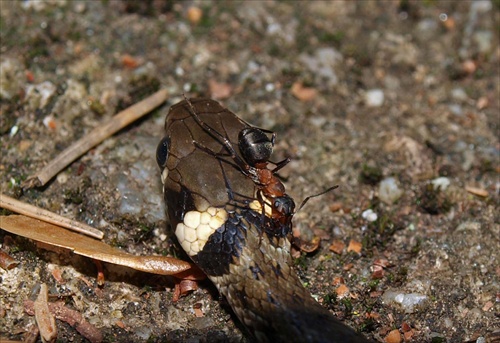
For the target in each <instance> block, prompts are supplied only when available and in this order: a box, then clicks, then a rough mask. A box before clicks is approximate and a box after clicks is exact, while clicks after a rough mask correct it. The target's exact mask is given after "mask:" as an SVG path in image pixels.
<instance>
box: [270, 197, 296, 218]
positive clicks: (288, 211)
mask: <svg viewBox="0 0 500 343" xmlns="http://www.w3.org/2000/svg"><path fill="white" fill-rule="evenodd" d="M273 206H274V208H276V210H277V211H278V212H279V213H281V214H282V215H284V216H285V217H290V218H291V216H293V215H294V214H295V212H294V211H295V202H294V201H293V199H292V198H291V197H289V196H288V195H284V196H280V197H276V198H274V199H273Z"/></svg>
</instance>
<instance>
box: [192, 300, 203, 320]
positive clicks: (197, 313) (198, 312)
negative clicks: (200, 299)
mask: <svg viewBox="0 0 500 343" xmlns="http://www.w3.org/2000/svg"><path fill="white" fill-rule="evenodd" d="M201 307H202V304H201V303H196V304H194V305H193V309H194V315H195V316H196V317H197V318H201V317H204V316H205V314H204V313H203V310H202V309H201Z"/></svg>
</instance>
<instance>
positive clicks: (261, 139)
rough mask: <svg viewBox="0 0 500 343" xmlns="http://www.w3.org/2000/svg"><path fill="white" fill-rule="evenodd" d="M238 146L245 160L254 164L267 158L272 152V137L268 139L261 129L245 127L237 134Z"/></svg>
mask: <svg viewBox="0 0 500 343" xmlns="http://www.w3.org/2000/svg"><path fill="white" fill-rule="evenodd" d="M273 138H274V137H273ZM238 146H239V148H240V152H241V154H242V155H243V158H244V159H245V161H246V162H247V163H248V164H249V165H251V166H255V165H256V164H257V163H265V162H267V161H268V160H269V158H270V157H271V154H272V152H273V146H274V139H269V137H268V136H267V135H266V134H265V133H264V131H262V130H261V129H258V128H256V127H247V128H244V129H243V130H241V131H240V133H239V135H238Z"/></svg>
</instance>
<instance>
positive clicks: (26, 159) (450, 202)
mask: <svg viewBox="0 0 500 343" xmlns="http://www.w3.org/2000/svg"><path fill="white" fill-rule="evenodd" d="M499 8H500V2H499V1H498V0H494V1H473V2H471V1H433V0H427V1H404V0H401V1H310V2H302V1H160V0H157V1H155V0H151V1H113V0H109V1H106V0H103V1H97V0H96V1H57V0H53V1H52V0H46V1H33V0H31V1H30V0H25V1H7V0H4V1H1V2H0V9H1V11H0V25H1V30H0V38H1V43H0V53H1V55H0V113H1V115H0V135H1V136H0V143H1V163H0V183H1V188H2V193H5V194H8V195H10V196H15V197H18V198H20V200H22V201H26V202H29V203H32V204H36V205H38V206H41V207H44V208H47V209H50V210H52V211H55V212H58V213H61V214H64V215H65V216H67V217H70V218H75V219H78V220H80V221H83V222H86V223H88V224H91V225H93V226H95V227H98V228H100V229H102V230H103V231H105V233H106V238H105V241H106V242H108V243H110V244H112V245H114V246H118V247H121V248H123V249H125V250H127V251H128V252H131V253H137V254H153V253H154V254H169V255H174V256H176V255H178V254H179V248H178V247H177V246H176V245H175V242H174V240H173V239H172V238H171V237H170V232H169V230H168V222H167V219H166V217H165V214H164V205H163V199H162V197H163V196H162V189H161V182H160V176H159V170H158V167H157V166H156V162H155V157H154V154H155V149H156V145H157V144H158V142H159V140H160V139H161V138H162V136H163V125H164V118H165V115H166V113H167V111H168V108H169V107H170V105H173V104H174V103H176V102H178V101H180V100H181V99H182V97H183V94H185V95H186V96H188V97H198V96H203V97H210V98H214V99H216V100H218V101H221V102H222V103H223V104H224V106H226V107H228V108H229V109H230V110H231V111H233V112H235V113H236V114H237V115H238V116H240V117H242V118H243V119H245V120H246V121H248V122H250V123H252V124H253V125H256V126H259V127H263V128H266V129H269V130H273V131H275V132H276V133H277V135H278V136H277V144H276V148H275V154H274V156H273V160H275V161H279V160H281V159H283V158H285V157H290V158H291V159H292V162H291V163H290V164H289V165H288V166H287V167H286V168H285V169H283V170H282V171H280V175H281V177H282V178H283V180H284V183H285V185H286V187H287V191H288V193H289V194H290V195H292V196H293V197H294V199H295V200H296V202H297V203H300V201H301V200H302V199H303V198H305V197H306V196H308V195H311V194H315V193H318V192H320V191H321V190H323V189H325V188H327V187H329V186H332V185H335V184H338V185H339V186H340V187H339V188H338V189H337V190H335V191H334V192H330V193H328V194H326V195H324V196H322V197H320V198H317V199H313V200H311V201H310V202H309V203H308V204H307V205H306V206H305V207H304V209H302V210H301V211H300V212H299V213H297V215H296V216H295V219H294V223H295V226H294V227H295V228H294V234H295V235H296V236H300V237H301V238H303V239H305V240H312V239H313V238H314V237H319V239H320V245H319V247H317V249H316V250H315V251H314V252H312V253H308V254H307V253H305V252H302V253H301V252H296V253H295V256H296V257H298V259H297V268H298V270H299V275H300V276H301V278H302V280H303V282H304V284H305V285H306V286H307V287H308V288H309V289H310V290H311V292H312V293H313V295H314V296H315V297H316V298H317V299H318V301H320V302H321V303H323V304H324V306H326V307H328V308H329V309H331V310H332V311H333V312H334V313H335V314H336V315H337V316H339V317H340V318H341V319H342V320H343V321H344V322H345V323H346V324H348V325H350V326H352V327H353V328H355V329H356V330H359V331H362V332H363V333H364V335H365V336H367V337H370V338H373V339H375V340H376V341H387V342H399V341H402V340H405V341H408V342H485V341H490V342H492V341H495V339H497V340H498V336H499V335H500V333H499V330H500V318H499V314H500V293H499V289H500V287H499V280H500V267H499V265H498V261H499V260H500V249H499V247H500V238H499V237H500V224H499V217H498V200H499V188H500V183H499V172H500V166H499V148H500V144H499V127H500V96H499V83H500V78H499V76H500V75H499V65H500V63H499V62H500V48H499V19H500V14H499ZM160 88H166V89H167V90H168V92H169V98H168V100H167V103H166V104H165V105H164V106H163V107H161V108H159V109H157V110H155V111H154V112H152V113H151V114H149V115H148V116H146V117H145V118H144V119H142V120H141V121H139V122H137V123H134V124H133V125H131V126H130V127H128V128H126V129H124V130H122V131H121V132H119V133H118V134H116V135H115V136H113V137H112V138H110V139H108V140H106V141H105V142H104V143H103V144H101V145H99V146H98V147H96V148H95V149H93V150H91V151H90V152H89V153H87V154H86V155H84V156H83V157H81V158H80V159H78V160H77V161H75V162H74V163H73V164H72V165H71V166H70V167H69V168H67V169H66V170H65V171H64V172H62V173H61V174H59V175H58V176H57V178H56V179H55V180H54V181H52V182H51V183H49V184H48V185H47V186H45V187H43V188H41V189H40V188H39V189H32V190H28V191H24V192H23V190H22V187H21V186H20V185H21V183H22V182H23V181H24V180H26V178H27V177H28V176H30V175H32V174H34V172H35V171H37V170H39V169H40V168H41V167H43V166H44V165H45V164H46V163H47V162H48V161H49V160H50V159H52V158H54V157H55V156H56V155H57V154H58V153H59V152H61V151H62V150H63V149H64V148H66V147H67V146H69V145H70V144H71V143H72V142H74V141H75V140H76V139H78V138H80V137H82V136H84V135H85V134H86V133H88V132H90V131H91V130H92V128H94V127H96V126H98V125H100V123H102V122H103V121H105V120H106V119H108V118H110V117H111V116H112V115H114V114H115V113H117V112H118V111H120V110H122V109H124V108H126V107H128V106H130V105H132V104H133V103H135V102H137V101H139V100H141V99H143V98H144V97H146V96H147V95H149V94H151V93H153V92H154V91H156V90H157V89H160ZM0 239H2V241H3V245H2V247H3V248H5V247H6V246H7V247H10V253H11V255H12V256H13V257H15V258H16V259H18V260H19V261H20V264H19V265H18V266H17V267H16V268H14V269H12V270H9V271H1V274H0V276H1V278H2V282H1V283H0V290H1V294H2V297H1V299H0V308H1V310H0V337H1V338H5V339H18V340H19V339H22V338H23V337H25V334H26V332H27V331H28V328H29V326H30V325H31V324H33V323H34V318H33V317H30V316H28V315H26V314H25V313H24V311H23V308H22V306H23V305H22V304H23V301H24V300H25V299H28V298H29V297H30V294H31V291H32V289H33V287H35V285H36V284H38V283H40V282H46V283H47V284H49V288H51V294H60V293H65V292H66V293H71V294H72V297H71V300H68V301H67V303H68V306H71V307H73V308H75V309H76V310H78V311H79V312H81V314H82V315H83V316H84V317H85V318H87V319H88V320H89V321H90V322H91V323H92V324H94V325H95V326H96V327H97V328H99V330H101V331H102V332H103V334H104V337H105V340H106V341H117V342H157V341H158V342H159V341H179V342H180V341H183V342H186V341H189V342H197V341H200V342H212V341H230V342H245V341H248V338H246V337H245V336H244V334H243V333H242V331H241V330H240V329H241V327H240V326H239V323H238V322H237V321H236V319H235V318H233V317H232V316H231V314H230V311H229V310H228V309H227V306H225V305H224V302H222V305H221V303H220V302H219V298H218V295H217V292H216V291H215V289H214V287H213V286H211V285H210V283H208V282H206V283H203V284H202V287H201V288H200V289H198V290H197V291H195V292H193V293H192V294H190V295H188V296H187V297H184V298H182V299H181V300H180V301H179V302H177V303H173V302H172V299H171V298H172V293H173V291H172V288H173V283H172V281H171V280H165V278H160V277H155V276H150V275H145V274H139V275H135V274H134V275H135V276H133V277H132V276H130V275H128V274H123V273H128V272H126V271H123V270H120V269H118V270H116V268H115V269H112V270H109V271H108V274H107V277H108V278H107V282H106V285H105V286H104V288H103V289H98V288H96V287H95V278H94V274H95V272H94V269H93V267H92V264H91V263H89V262H88V261H87V260H85V259H83V258H76V257H74V256H73V257H68V256H60V255H58V254H55V253H47V252H44V251H43V250H38V249H36V248H34V247H33V246H31V245H29V244H27V243H26V241H24V240H22V239H20V238H17V237H10V236H9V235H7V234H6V233H5V232H3V231H0ZM55 269H56V270H60V271H62V275H63V280H64V282H60V281H57V280H56V279H55V278H54V277H53V276H52V273H53V270H55ZM110 269H111V268H110ZM33 271H35V272H33ZM124 275H127V276H124ZM82 279H85V280H87V281H88V282H83V281H82ZM195 308H196V309H201V311H195V310H194V309H195ZM200 313H201V314H200ZM58 326H60V327H61V328H60V330H61V332H62V333H60V335H62V336H60V337H64V338H62V340H64V341H66V340H70V339H71V340H72V341H74V342H80V341H85V339H84V338H83V337H82V336H81V335H80V334H79V333H78V332H77V331H76V330H75V329H74V328H72V327H71V326H69V325H66V324H63V323H59V322H58ZM495 337H496V338H495Z"/></svg>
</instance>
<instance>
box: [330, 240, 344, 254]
mask: <svg viewBox="0 0 500 343" xmlns="http://www.w3.org/2000/svg"><path fill="white" fill-rule="evenodd" d="M328 249H330V251H333V252H334V253H336V254H337V255H341V254H342V252H343V251H344V249H345V244H344V242H342V241H341V240H340V239H334V240H333V242H332V244H331V245H330V246H329V247H328Z"/></svg>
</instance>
